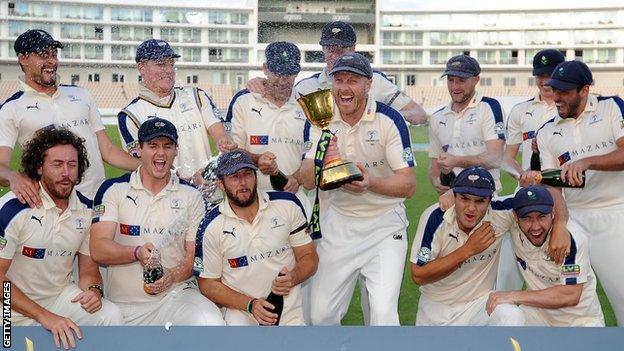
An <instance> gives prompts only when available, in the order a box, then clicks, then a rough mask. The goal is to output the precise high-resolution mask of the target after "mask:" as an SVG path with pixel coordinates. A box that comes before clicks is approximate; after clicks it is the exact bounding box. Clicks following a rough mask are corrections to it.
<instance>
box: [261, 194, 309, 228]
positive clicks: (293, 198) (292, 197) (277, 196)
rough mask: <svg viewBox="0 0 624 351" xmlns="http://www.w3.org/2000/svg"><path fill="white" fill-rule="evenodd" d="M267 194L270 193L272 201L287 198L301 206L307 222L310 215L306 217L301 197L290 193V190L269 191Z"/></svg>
mask: <svg viewBox="0 0 624 351" xmlns="http://www.w3.org/2000/svg"><path fill="white" fill-rule="evenodd" d="M267 194H268V195H269V200H270V201H275V200H286V201H292V202H294V203H295V204H296V205H297V206H299V209H300V210H301V213H303V218H304V219H305V220H306V222H307V220H308V217H306V213H305V210H304V209H303V204H302V203H301V201H300V200H299V198H298V197H297V196H296V195H295V194H293V193H289V192H286V191H268V192H267Z"/></svg>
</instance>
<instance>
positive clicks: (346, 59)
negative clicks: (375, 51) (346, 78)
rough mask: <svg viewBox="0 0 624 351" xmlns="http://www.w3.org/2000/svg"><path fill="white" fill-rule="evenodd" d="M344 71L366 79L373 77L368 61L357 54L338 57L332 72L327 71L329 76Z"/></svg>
mask: <svg viewBox="0 0 624 351" xmlns="http://www.w3.org/2000/svg"><path fill="white" fill-rule="evenodd" d="M345 71H346V72H352V73H355V74H359V75H361V76H364V77H366V78H372V77H373V68H372V67H371V65H370V61H368V59H367V58H366V57H365V56H364V55H362V54H358V53H357V52H354V53H352V54H345V55H342V56H340V57H339V58H338V59H337V60H336V62H335V63H334V67H333V68H332V70H331V71H329V75H330V76H332V75H334V74H336V73H338V72H345Z"/></svg>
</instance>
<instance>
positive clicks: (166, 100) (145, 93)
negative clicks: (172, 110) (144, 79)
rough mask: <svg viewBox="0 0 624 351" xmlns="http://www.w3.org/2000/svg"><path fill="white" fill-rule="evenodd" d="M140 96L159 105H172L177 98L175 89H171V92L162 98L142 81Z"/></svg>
mask: <svg viewBox="0 0 624 351" xmlns="http://www.w3.org/2000/svg"><path fill="white" fill-rule="evenodd" d="M139 97H141V98H142V99H143V100H146V101H148V102H150V103H152V104H153V105H156V106H159V107H170V106H171V103H172V102H173V99H174V98H175V89H172V90H171V94H169V95H167V96H165V97H162V98H161V97H158V95H156V94H154V92H153V91H151V90H149V89H148V88H147V87H146V86H145V84H143V83H141V84H139Z"/></svg>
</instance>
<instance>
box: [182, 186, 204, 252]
mask: <svg viewBox="0 0 624 351" xmlns="http://www.w3.org/2000/svg"><path fill="white" fill-rule="evenodd" d="M191 190H192V193H191V201H189V204H188V206H189V208H188V217H189V218H188V221H189V222H188V223H189V228H188V230H187V232H186V241H192V242H195V239H196V237H197V230H198V229H199V225H200V224H201V221H202V219H203V218H204V213H205V208H206V204H205V203H204V199H203V198H202V196H201V194H200V193H199V190H197V189H195V188H193V189H191Z"/></svg>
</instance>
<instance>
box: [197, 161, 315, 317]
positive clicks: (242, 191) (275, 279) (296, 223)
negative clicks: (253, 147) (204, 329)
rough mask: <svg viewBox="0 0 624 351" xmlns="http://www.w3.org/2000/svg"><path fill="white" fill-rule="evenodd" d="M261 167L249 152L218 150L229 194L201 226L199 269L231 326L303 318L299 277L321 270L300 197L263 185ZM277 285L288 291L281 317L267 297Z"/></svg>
mask: <svg viewBox="0 0 624 351" xmlns="http://www.w3.org/2000/svg"><path fill="white" fill-rule="evenodd" d="M257 169H258V168H257V167H256V165H255V164H254V162H253V160H252V158H251V156H250V155H249V154H247V153H245V152H243V151H232V152H228V153H225V154H223V155H221V156H220V157H219V161H218V165H217V169H216V174H217V177H218V181H217V184H218V186H219V188H220V189H221V190H223V191H224V192H225V194H226V199H225V201H224V202H223V203H221V204H220V205H219V207H216V208H214V209H213V210H212V211H210V212H209V213H208V214H207V215H206V218H205V219H204V222H203V223H202V226H201V228H200V230H199V233H198V236H199V237H198V240H197V243H198V246H197V249H196V251H195V256H196V258H195V267H194V269H195V274H196V275H197V276H198V277H199V287H200V289H201V291H202V293H203V294H204V295H205V296H206V297H207V298H209V299H210V300H212V301H214V302H215V303H217V304H219V305H221V306H223V309H224V318H225V321H226V323H227V324H228V325H258V324H260V325H276V324H279V325H303V324H304V320H303V312H302V307H301V291H300V284H301V283H302V282H304V281H306V280H307V279H308V278H310V276H312V275H313V274H314V272H315V271H316V268H317V265H318V256H317V254H316V250H315V248H314V244H313V243H312V239H310V235H309V234H308V232H307V230H306V228H307V226H308V223H307V221H306V217H305V213H304V210H303V206H302V205H301V202H300V201H299V199H298V198H297V197H296V196H295V195H293V194H291V193H287V192H264V191H260V192H258V191H257V176H256V170H257ZM271 292H272V293H274V294H276V295H281V296H284V307H283V311H282V315H281V317H280V318H279V323H277V322H278V315H277V314H276V313H274V312H273V309H274V308H275V306H274V305H272V304H271V303H269V302H268V301H267V300H266V297H267V296H268V295H269V293H271Z"/></svg>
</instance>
